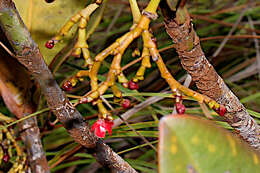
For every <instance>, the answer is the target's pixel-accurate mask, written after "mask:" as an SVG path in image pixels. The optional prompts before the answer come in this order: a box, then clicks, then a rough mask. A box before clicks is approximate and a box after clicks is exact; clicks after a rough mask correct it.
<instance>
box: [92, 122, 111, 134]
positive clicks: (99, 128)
mask: <svg viewBox="0 0 260 173" xmlns="http://www.w3.org/2000/svg"><path fill="white" fill-rule="evenodd" d="M113 125H114V123H113V121H111V120H104V119H99V120H97V121H96V122H95V123H94V124H93V125H92V127H91V132H93V131H95V134H96V136H97V137H99V138H104V137H105V136H106V131H108V134H109V135H110V136H111V134H112V127H113Z"/></svg>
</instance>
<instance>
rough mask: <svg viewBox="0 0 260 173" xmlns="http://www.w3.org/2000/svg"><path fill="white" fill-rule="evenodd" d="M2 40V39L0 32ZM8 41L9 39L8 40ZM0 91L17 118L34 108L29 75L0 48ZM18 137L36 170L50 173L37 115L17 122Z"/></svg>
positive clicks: (39, 172) (34, 170) (33, 110)
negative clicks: (19, 135) (19, 136)
mask: <svg viewBox="0 0 260 173" xmlns="http://www.w3.org/2000/svg"><path fill="white" fill-rule="evenodd" d="M0 38H1V41H5V37H4V35H3V33H2V32H1V33H0ZM7 43H8V42H7ZM0 55H1V57H0V92H1V96H2V98H3V100H4V102H5V104H6V106H7V107H8V109H9V110H10V111H11V112H12V113H13V114H14V115H16V117H17V118H18V119H20V118H23V117H24V116H26V115H29V114H31V113H33V112H35V110H36V106H37V105H36V104H34V103H33V99H32V94H31V91H30V89H31V86H32V82H31V81H30V75H29V73H28V72H27V70H26V69H25V68H24V67H23V66H22V65H21V64H20V63H19V62H17V60H16V59H14V58H13V57H11V56H10V55H8V54H7V53H6V51H4V50H3V49H0ZM19 128H20V133H21V138H22V140H23V142H24V144H25V147H26V150H27V154H28V159H29V163H30V167H31V170H32V172H35V173H48V172H50V169H49V166H48V162H47V159H46V156H45V152H44V149H43V147H42V143H41V138H40V130H39V127H38V125H37V119H36V117H32V118H29V119H26V120H24V121H23V122H21V123H19Z"/></svg>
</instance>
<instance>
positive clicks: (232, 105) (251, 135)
mask: <svg viewBox="0 0 260 173" xmlns="http://www.w3.org/2000/svg"><path fill="white" fill-rule="evenodd" d="M160 7H161V9H162V12H163V15H164V19H165V28H166V31H167V33H168V35H169V36H170V37H171V38H172V40H173V42H174V47H175V49H176V51H177V53H178V54H179V58H180V59H181V63H182V66H183V68H184V69H185V70H187V72H188V73H189V74H190V75H191V76H192V79H193V81H194V82H195V83H196V86H197V88H198V89H199V90H200V92H201V93H203V94H205V95H207V96H209V97H210V98H212V99H214V100H216V101H217V102H218V103H219V104H222V105H224V106H225V107H226V108H227V111H228V113H226V114H225V120H226V121H227V122H228V123H229V124H230V125H231V126H232V127H233V128H234V129H236V131H237V132H238V133H239V134H240V135H241V136H242V138H243V139H244V140H246V141H247V142H248V143H249V144H250V145H251V146H253V147H254V148H256V149H257V150H260V128H259V126H258V124H257V123H256V121H255V120H254V119H253V118H252V117H250V115H249V114H248V112H247V111H246V109H245V107H244V106H243V105H242V104H241V103H240V101H239V99H238V98H237V97H236V96H235V95H234V94H233V93H232V91H231V90H230V89H229V88H228V87H227V85H226V84H225V83H224V81H223V79H222V78H221V77H220V76H219V75H218V74H217V72H216V71H215V69H214V67H213V66H212V65H211V64H210V63H209V61H208V60H207V59H206V57H205V55H204V52H203V51H202V49H201V46H200V40H199V37H198V36H197V34H196V32H195V30H194V28H193V26H192V23H191V20H190V16H189V13H188V12H187V10H186V8H185V7H184V8H179V9H178V10H177V12H176V11H171V9H170V8H169V7H168V4H167V2H166V1H163V2H162V3H161V4H160Z"/></svg>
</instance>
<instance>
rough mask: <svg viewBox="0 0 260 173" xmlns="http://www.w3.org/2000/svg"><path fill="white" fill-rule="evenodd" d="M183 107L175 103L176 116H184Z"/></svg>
mask: <svg viewBox="0 0 260 173" xmlns="http://www.w3.org/2000/svg"><path fill="white" fill-rule="evenodd" d="M185 109H186V108H185V106H184V105H183V104H182V103H178V102H177V103H176V111H177V113H178V114H184V113H185Z"/></svg>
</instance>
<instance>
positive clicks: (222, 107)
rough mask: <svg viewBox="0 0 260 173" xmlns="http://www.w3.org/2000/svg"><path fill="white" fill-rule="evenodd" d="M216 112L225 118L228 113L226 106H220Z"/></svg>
mask: <svg viewBox="0 0 260 173" xmlns="http://www.w3.org/2000/svg"><path fill="white" fill-rule="evenodd" d="M216 112H217V113H218V114H219V115H220V116H224V115H225V114H226V112H227V109H226V107H225V106H223V105H220V107H219V108H218V110H216Z"/></svg>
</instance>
